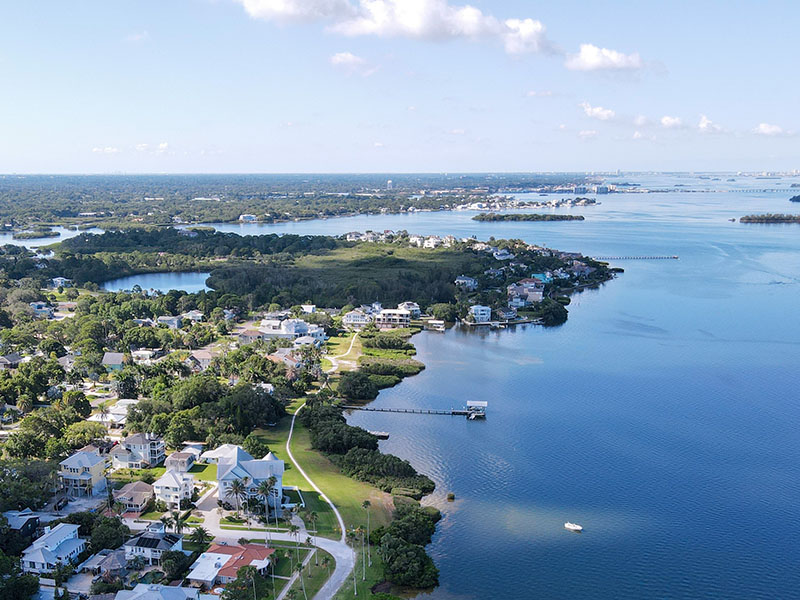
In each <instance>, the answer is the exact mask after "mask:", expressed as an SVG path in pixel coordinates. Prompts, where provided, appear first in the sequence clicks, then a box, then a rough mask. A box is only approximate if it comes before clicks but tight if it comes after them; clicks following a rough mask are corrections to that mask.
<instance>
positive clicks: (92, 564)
mask: <svg viewBox="0 0 800 600" xmlns="http://www.w3.org/2000/svg"><path fill="white" fill-rule="evenodd" d="M77 571H78V572H79V573H92V574H93V575H108V576H110V577H116V576H121V577H122V576H125V575H127V573H128V561H127V559H126V558H125V550H124V549H123V548H120V549H118V550H108V549H103V550H100V551H99V552H98V553H97V554H93V555H92V556H90V557H89V558H87V559H86V560H85V561H83V562H82V563H81V564H80V565H78V568H77Z"/></svg>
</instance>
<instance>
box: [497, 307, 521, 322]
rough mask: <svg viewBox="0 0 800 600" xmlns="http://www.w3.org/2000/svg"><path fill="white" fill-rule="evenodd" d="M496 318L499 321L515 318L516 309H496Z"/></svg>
mask: <svg viewBox="0 0 800 600" xmlns="http://www.w3.org/2000/svg"><path fill="white" fill-rule="evenodd" d="M497 318H499V319H500V320H501V321H510V320H511V319H516V318H517V309H516V308H513V307H511V306H509V307H507V308H498V309H497Z"/></svg>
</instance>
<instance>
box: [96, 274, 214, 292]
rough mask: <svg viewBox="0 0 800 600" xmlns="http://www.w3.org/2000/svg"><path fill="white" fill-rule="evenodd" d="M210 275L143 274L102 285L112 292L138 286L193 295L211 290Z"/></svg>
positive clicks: (144, 288) (113, 280) (145, 288)
mask: <svg viewBox="0 0 800 600" xmlns="http://www.w3.org/2000/svg"><path fill="white" fill-rule="evenodd" d="M208 275H209V274H208V273H142V274H141V275H131V276H130V277H120V278H119V279H112V280H111V281H106V282H105V283H103V284H102V285H103V289H104V290H109V291H111V292H122V291H125V290H130V289H132V288H133V286H135V285H138V286H139V287H141V288H142V289H143V290H151V289H152V290H158V291H159V292H168V291H170V290H181V291H184V292H189V293H190V294H191V293H195V292H201V291H203V290H209V289H211V288H209V287H208V286H207V285H206V279H208Z"/></svg>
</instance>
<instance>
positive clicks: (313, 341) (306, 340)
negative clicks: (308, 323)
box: [292, 335, 322, 348]
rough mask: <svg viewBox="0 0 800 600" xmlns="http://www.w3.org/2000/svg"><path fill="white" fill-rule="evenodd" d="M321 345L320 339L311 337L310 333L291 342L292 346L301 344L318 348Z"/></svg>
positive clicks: (299, 346)
mask: <svg viewBox="0 0 800 600" xmlns="http://www.w3.org/2000/svg"><path fill="white" fill-rule="evenodd" d="M321 345H322V340H320V339H318V338H313V337H311V336H310V335H304V336H302V337H299V338H297V339H296V340H295V341H294V342H292V346H293V347H294V348H302V347H303V346H314V347H315V348H319V347H320V346H321Z"/></svg>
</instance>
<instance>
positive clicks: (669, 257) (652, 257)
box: [593, 254, 680, 260]
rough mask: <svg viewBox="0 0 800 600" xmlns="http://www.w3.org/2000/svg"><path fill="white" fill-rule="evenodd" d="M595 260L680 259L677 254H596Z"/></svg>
mask: <svg viewBox="0 0 800 600" xmlns="http://www.w3.org/2000/svg"><path fill="white" fill-rule="evenodd" d="M593 258H594V259H595V260H678V259H679V258H680V257H679V256H678V255H677V254H673V255H672V256H595V257H593Z"/></svg>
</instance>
